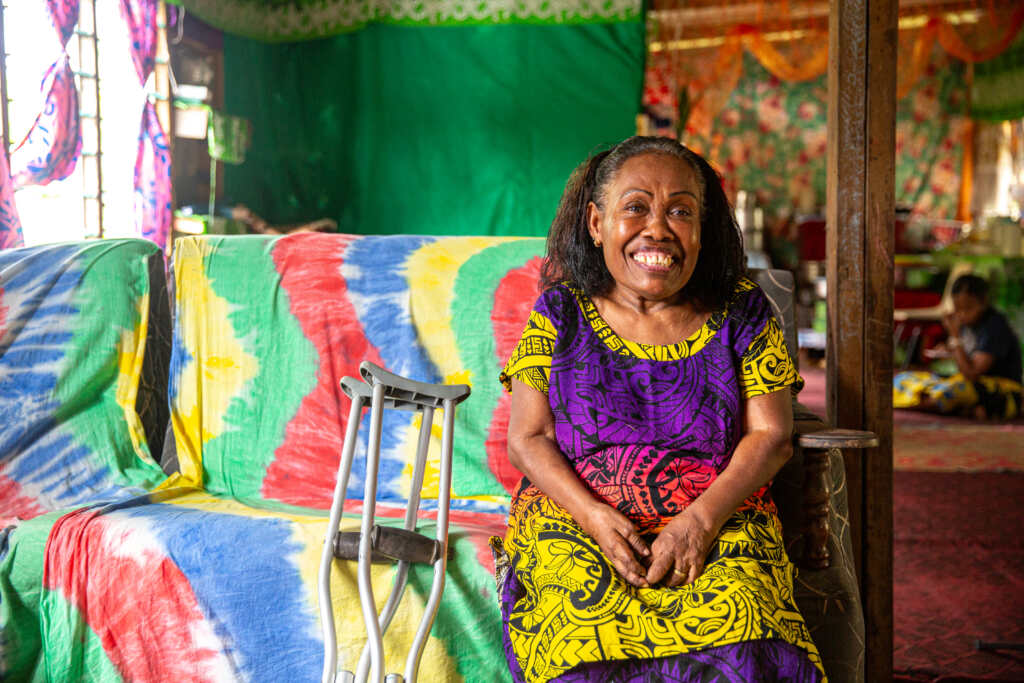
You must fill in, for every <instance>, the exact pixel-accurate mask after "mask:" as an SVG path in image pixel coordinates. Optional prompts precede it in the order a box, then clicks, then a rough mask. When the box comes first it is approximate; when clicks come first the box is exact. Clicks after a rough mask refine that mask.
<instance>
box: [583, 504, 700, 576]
mask: <svg viewBox="0 0 1024 683" xmlns="http://www.w3.org/2000/svg"><path fill="white" fill-rule="evenodd" d="M580 522H581V524H580V526H582V527H583V530H584V531H586V532H587V533H588V534H590V536H591V537H592V538H593V539H594V540H595V541H597V544H598V545H599V546H600V547H601V551H602V552H603V553H604V554H605V556H606V557H607V558H608V559H609V561H611V563H612V566H614V567H615V569H616V571H618V572H619V574H620V575H621V576H622V578H623V579H625V580H626V582H628V583H630V584H632V585H634V586H636V587H638V588H647V587H650V586H652V585H654V584H656V583H659V582H660V583H662V584H663V585H666V586H669V587H675V586H680V585H683V584H688V583H693V582H694V581H695V580H696V579H697V577H698V576H700V574H701V572H702V571H704V560H705V559H706V558H707V555H708V552H709V551H710V550H711V544H712V543H713V542H714V540H715V536H716V534H717V531H716V530H715V529H714V528H712V526H711V525H710V524H707V523H704V522H702V521H701V520H700V518H699V516H698V515H696V514H690V513H688V512H685V511H684V512H683V513H681V514H679V515H678V516H676V517H675V518H674V519H673V520H672V521H671V522H669V523H668V524H667V525H665V528H664V529H663V530H662V531H661V533H659V534H658V536H657V538H655V540H654V543H652V544H651V546H650V547H649V548H648V546H647V543H645V542H644V540H643V538H641V537H640V534H638V533H637V531H636V527H635V526H634V525H633V523H632V522H630V521H629V519H628V518H627V517H626V516H625V515H623V514H622V513H621V512H619V511H618V510H616V509H615V508H614V507H612V506H610V505H605V504H604V503H597V504H595V505H594V506H593V507H592V508H591V509H590V510H588V512H587V515H586V519H583V520H580Z"/></svg>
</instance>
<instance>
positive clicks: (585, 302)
mask: <svg viewBox="0 0 1024 683" xmlns="http://www.w3.org/2000/svg"><path fill="white" fill-rule="evenodd" d="M570 290H571V291H572V293H573V296H574V298H575V299H576V304H577V306H579V308H580V311H581V312H582V313H583V316H584V317H585V318H586V319H587V321H588V322H589V323H590V327H591V329H593V331H594V332H595V333H596V334H597V336H598V338H599V339H600V340H601V341H602V343H604V345H605V346H607V347H608V348H609V349H610V350H612V351H614V352H616V353H618V354H620V355H632V356H636V357H638V358H646V359H649V360H680V359H682V358H687V357H689V356H692V355H694V354H696V353H697V352H699V351H700V350H701V349H703V348H704V347H705V346H706V345H707V343H708V341H710V340H711V338H712V337H714V336H715V334H716V333H717V332H718V330H719V328H720V327H721V318H722V317H723V316H718V315H716V314H715V313H714V312H713V313H710V314H708V317H707V319H706V320H705V321H704V322H703V323H702V324H701V325H700V327H698V328H697V329H696V330H695V331H694V332H693V333H691V334H690V335H689V336H687V337H686V338H684V339H682V340H681V341H678V342H673V343H669V344H646V343H644V342H638V341H634V340H632V339H627V338H626V337H624V336H622V335H621V334H619V333H618V332H616V331H615V329H614V328H613V327H612V326H611V325H610V324H609V323H608V321H607V320H605V318H604V316H602V315H601V312H600V311H599V310H598V309H597V305H596V304H595V303H594V301H593V299H591V298H590V297H589V296H587V295H586V294H584V293H583V292H582V291H581V290H578V289H576V288H575V287H570Z"/></svg>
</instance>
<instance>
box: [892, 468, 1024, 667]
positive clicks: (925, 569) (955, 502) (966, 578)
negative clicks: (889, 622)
mask: <svg viewBox="0 0 1024 683" xmlns="http://www.w3.org/2000/svg"><path fill="white" fill-rule="evenodd" d="M894 476H895V480H894V498H895V501H894V509H893V521H894V529H895V542H894V567H893V575H894V581H893V603H894V605H893V607H894V614H893V617H894V631H895V635H894V641H895V642H894V653H893V664H894V669H895V671H896V673H897V674H898V675H899V676H900V679H899V680H903V681H936V682H938V681H941V682H942V683H954V681H1024V653H1022V652H1015V653H1014V652H1006V653H992V652H979V651H977V650H975V649H974V641H975V640H976V639H979V638H980V639H982V640H987V641H1012V642H1019V643H1024V538H1022V536H1021V532H1022V530H1024V522H1022V519H1024V516H1022V513H1024V473H1020V472H1004V473H991V472H982V473H950V472H896V473H895V475H894Z"/></svg>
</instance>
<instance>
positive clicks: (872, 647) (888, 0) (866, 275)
mask: <svg viewBox="0 0 1024 683" xmlns="http://www.w3.org/2000/svg"><path fill="white" fill-rule="evenodd" d="M897 15H898V3H897V0H832V2H831V12H830V15H829V68H828V161H827V164H828V189H827V211H826V223H827V237H826V239H827V262H826V275H827V277H828V312H829V314H828V319H829V321H828V342H827V350H826V358H827V366H828V371H827V389H826V391H827V400H828V412H829V419H830V421H831V422H832V424H833V425H835V426H836V427H841V428H847V429H865V430H869V431H872V432H874V433H875V434H876V435H877V436H878V441H879V445H878V446H877V447H876V448H873V449H869V450H865V451H848V452H846V453H845V456H846V473H847V486H848V487H849V489H848V492H849V500H850V524H851V531H852V534H853V545H854V555H855V557H856V562H857V567H858V574H859V578H860V587H861V599H862V602H863V604H864V619H865V639H866V645H867V656H866V661H865V675H866V680H868V681H885V680H891V678H892V646H893V640H892V369H893V368H892V353H893V348H892V343H893V341H892V335H893V322H892V293H893V259H892V252H893V224H894V219H895V216H894V210H893V197H894V186H893V184H894V157H895V123H896V41H897Z"/></svg>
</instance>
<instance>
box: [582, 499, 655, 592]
mask: <svg viewBox="0 0 1024 683" xmlns="http://www.w3.org/2000/svg"><path fill="white" fill-rule="evenodd" d="M577 521H578V522H579V523H580V526H581V527H583V530H584V531H585V532H587V533H588V534H590V536H591V538H593V539H594V540H595V541H597V544H598V545H599V546H600V547H601V552H603V553H604V554H605V557H607V558H608V559H609V560H610V561H611V563H612V566H613V567H615V570H616V571H617V572H619V575H621V576H622V578H624V579H625V580H626V581H627V583H630V584H632V585H634V586H636V587H637V588H647V587H648V586H649V583H648V581H647V579H646V578H645V576H646V574H647V570H646V569H645V565H646V564H647V561H648V558H649V557H650V554H651V550H650V549H649V548H648V547H647V544H646V543H644V540H643V539H642V538H640V534H638V533H637V532H636V527H635V526H633V523H632V522H630V521H629V518H627V517H626V516H625V515H624V514H622V513H621V512H619V511H618V510H616V509H615V508H613V507H612V506H610V505H606V504H604V503H598V502H595V503H594V505H593V506H592V507H591V508H590V509H589V510H588V511H587V514H586V515H585V516H584V518H583V519H579V520H577Z"/></svg>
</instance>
